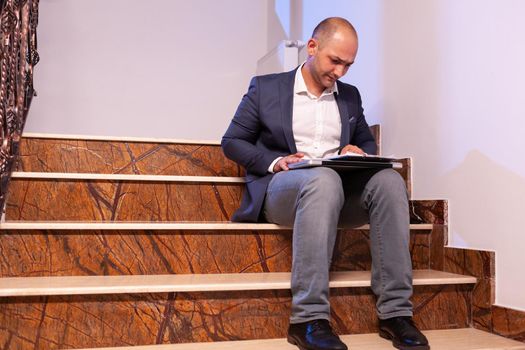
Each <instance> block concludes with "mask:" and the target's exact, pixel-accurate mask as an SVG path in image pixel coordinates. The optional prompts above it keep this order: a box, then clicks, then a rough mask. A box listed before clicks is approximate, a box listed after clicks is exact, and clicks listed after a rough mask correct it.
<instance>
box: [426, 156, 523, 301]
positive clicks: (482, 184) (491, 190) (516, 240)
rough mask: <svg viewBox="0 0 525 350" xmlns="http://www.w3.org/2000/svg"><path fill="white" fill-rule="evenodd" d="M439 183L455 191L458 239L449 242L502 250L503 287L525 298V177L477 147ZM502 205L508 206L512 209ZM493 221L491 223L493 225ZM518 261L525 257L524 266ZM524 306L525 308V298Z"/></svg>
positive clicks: (453, 208) (499, 287) (499, 271)
mask: <svg viewBox="0 0 525 350" xmlns="http://www.w3.org/2000/svg"><path fill="white" fill-rule="evenodd" d="M517 161H518V160H517ZM436 187H437V188H440V189H442V190H443V191H444V192H445V193H449V194H450V198H449V199H450V216H451V217H450V222H451V229H452V230H453V232H452V235H451V238H452V239H453V240H452V241H451V242H450V243H449V244H450V245H451V246H463V247H469V248H473V249H475V248H478V249H485V250H496V251H499V252H500V253H499V254H496V259H497V263H496V276H497V278H498V283H497V284H496V287H497V290H505V294H506V296H507V298H508V297H509V294H512V293H515V295H514V296H513V297H514V298H515V300H520V299H521V300H523V295H522V293H523V289H522V288H521V287H523V286H525V275H524V274H523V270H522V266H523V263H524V262H525V261H524V260H525V259H524V256H523V252H524V251H525V239H523V231H524V228H523V227H524V226H523V215H521V216H517V215H513V214H512V213H516V212H517V208H519V207H522V206H523V201H524V200H525V178H524V177H523V176H521V175H519V174H517V173H515V172H513V171H510V170H508V169H507V168H505V167H503V166H502V165H500V164H498V163H497V162H495V161H494V160H492V159H490V158H489V157H487V156H486V155H485V154H483V153H481V152H479V151H478V150H472V151H470V152H469V153H468V154H467V156H466V157H465V159H464V161H463V162H462V163H461V164H460V165H458V166H457V167H456V168H454V169H452V170H451V171H450V172H448V173H446V174H445V175H443V176H442V177H439V178H438V182H437V183H436ZM502 208H508V209H509V211H508V212H506V211H505V210H502ZM455 215H461V220H457V221H456V220H454V216H455ZM489 224H490V225H491V227H490V228H487V225H489ZM487 230H490V231H492V232H493V234H492V235H484V236H479V237H476V239H475V241H473V239H470V240H469V239H466V238H465V236H469V237H472V235H468V234H467V235H464V234H462V233H464V232H486V231H487ZM517 261H521V262H522V263H521V264H520V266H517V265H516V262H517ZM520 276H521V277H520ZM519 286H521V287H519ZM498 294H499V293H497V295H498ZM500 295H501V294H500ZM516 306H517V305H514V307H516ZM519 307H520V308H523V309H525V303H524V304H523V305H520V306H519Z"/></svg>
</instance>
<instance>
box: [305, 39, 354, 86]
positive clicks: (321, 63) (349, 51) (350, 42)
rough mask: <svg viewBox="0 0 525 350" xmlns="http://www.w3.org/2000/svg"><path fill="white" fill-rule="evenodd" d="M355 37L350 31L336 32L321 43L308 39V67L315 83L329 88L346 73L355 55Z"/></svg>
mask: <svg viewBox="0 0 525 350" xmlns="http://www.w3.org/2000/svg"><path fill="white" fill-rule="evenodd" d="M357 46H358V45H357V38H356V37H355V35H353V34H352V33H346V32H336V33H334V34H333V36H332V38H330V39H327V40H325V41H324V42H323V43H322V44H321V45H319V43H318V42H317V40H315V39H310V41H308V55H309V57H308V61H307V65H308V69H309V70H310V73H311V75H312V78H313V79H314V81H315V83H316V85H318V86H319V87H321V86H322V87H323V88H325V89H326V88H330V87H332V86H333V85H334V83H335V81H336V80H337V79H339V78H341V77H342V76H343V75H345V74H346V72H347V71H348V68H350V66H351V65H352V64H353V63H354V60H355V57H356V55H357Z"/></svg>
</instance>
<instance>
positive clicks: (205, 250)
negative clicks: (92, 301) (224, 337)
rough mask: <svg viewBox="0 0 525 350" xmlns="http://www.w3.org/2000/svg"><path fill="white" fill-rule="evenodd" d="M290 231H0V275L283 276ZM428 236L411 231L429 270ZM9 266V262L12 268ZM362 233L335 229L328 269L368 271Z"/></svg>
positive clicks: (419, 259) (418, 260)
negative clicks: (245, 273) (238, 274)
mask: <svg viewBox="0 0 525 350" xmlns="http://www.w3.org/2000/svg"><path fill="white" fill-rule="evenodd" d="M291 240H292V233H291V231H289V230H280V231H260V232H257V231H219V232H214V231H193V232H192V231H172V232H166V231H134V232H132V233H130V232H120V231H106V232H103V231H81V232H73V231H18V232H17V231H2V232H1V233H0V251H1V252H2V256H1V259H0V277H15V276H19V277H27V276H78V275H141V274H172V273H177V274H184V273H237V272H283V271H290V268H291V245H292V243H291ZM429 240H430V235H429V234H428V231H413V232H412V235H411V253H412V262H413V265H414V268H416V269H426V268H428V267H429V254H430V253H429ZM15 262H16V263H15ZM370 264H371V257H370V248H369V243H368V232H367V231H363V230H341V231H340V232H339V236H338V239H337V243H336V247H335V249H334V258H333V264H332V269H333V270H335V271H344V270H370Z"/></svg>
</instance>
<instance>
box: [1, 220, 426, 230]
mask: <svg viewBox="0 0 525 350" xmlns="http://www.w3.org/2000/svg"><path fill="white" fill-rule="evenodd" d="M433 226H434V225H432V224H411V225H410V229H411V230H422V231H429V230H432V228H433ZM290 229H291V228H290V227H287V226H282V225H276V224H267V223H238V222H166V221H162V222H100V221H14V220H13V221H4V222H1V223H0V230H156V231H164V230H195V231H201V230H202V231H209V230H228V231H237V230H257V231H267V230H271V231H275V230H290ZM353 229H355V230H369V229H370V225H363V226H359V227H355V228H353Z"/></svg>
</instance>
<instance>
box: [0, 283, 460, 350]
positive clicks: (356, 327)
mask: <svg viewBox="0 0 525 350" xmlns="http://www.w3.org/2000/svg"><path fill="white" fill-rule="evenodd" d="M469 294H470V292H469V290H468V287H466V286H445V287H416V289H415V295H414V297H413V302H414V307H415V308H414V309H415V319H416V322H418V324H419V325H420V326H421V328H422V329H446V328H461V327H467V326H468V325H469V322H470V319H469V314H470V310H469V306H468V302H469V300H470V296H469ZM330 300H331V304H332V320H333V324H334V327H335V329H336V331H337V332H338V333H345V334H348V333H351V334H357V333H370V332H376V331H377V328H376V323H377V319H376V316H375V298H374V297H373V295H372V293H371V291H370V289H368V288H357V289H333V290H332V291H331V299H330ZM290 302H291V299H290V293H289V291H252V292H231V293H225V292H219V293H169V294H136V295H108V296H85V297H47V298H46V297H40V298H9V299H7V300H5V299H4V300H3V301H2V303H1V304H0V315H1V316H0V317H1V318H0V320H1V324H2V330H1V331H0V344H6V343H8V342H9V346H8V348H10V349H20V350H23V349H35V348H41V349H61V348H78V347H103V346H124V345H148V344H155V343H186V342H202V341H223V340H238V339H265V338H279V337H284V336H285V334H286V329H287V326H288V318H289V314H290ZM9 333H10V334H9ZM8 338H10V339H9V340H8ZM36 343H38V346H35V345H36Z"/></svg>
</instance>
